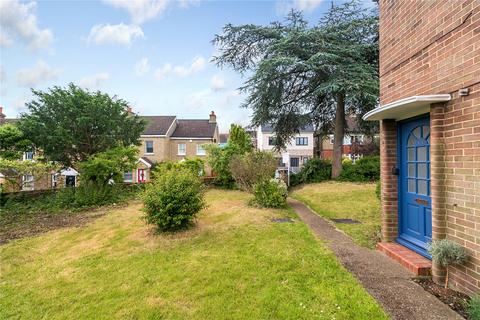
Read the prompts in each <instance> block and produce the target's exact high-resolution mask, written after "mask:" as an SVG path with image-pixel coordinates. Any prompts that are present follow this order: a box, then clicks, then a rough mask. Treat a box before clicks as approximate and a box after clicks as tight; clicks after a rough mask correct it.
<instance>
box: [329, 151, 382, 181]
mask: <svg viewBox="0 0 480 320" xmlns="http://www.w3.org/2000/svg"><path fill="white" fill-rule="evenodd" d="M338 180H340V181H352V182H371V181H378V180H380V157H379V156H368V157H363V158H361V159H359V160H357V161H356V162H355V164H345V165H344V166H343V170H342V173H341V174H340V176H339V177H338Z"/></svg>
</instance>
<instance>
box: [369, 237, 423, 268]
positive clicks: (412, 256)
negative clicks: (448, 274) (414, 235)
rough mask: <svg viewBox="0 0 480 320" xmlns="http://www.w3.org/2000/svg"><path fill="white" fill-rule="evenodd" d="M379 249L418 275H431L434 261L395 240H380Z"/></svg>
mask: <svg viewBox="0 0 480 320" xmlns="http://www.w3.org/2000/svg"><path fill="white" fill-rule="evenodd" d="M377 250H378V251H381V252H383V253H385V254H386V255H387V256H389V257H390V258H392V259H393V260H395V261H397V262H399V263H400V264H401V265H403V266H404V267H405V268H407V269H408V270H409V271H410V272H412V273H413V274H415V275H416V276H430V275H431V271H432V261H430V260H428V259H427V258H425V257H422V256H421V255H419V254H418V253H416V252H414V251H412V250H410V249H408V248H406V247H404V246H402V245H400V244H398V243H394V242H379V243H377Z"/></svg>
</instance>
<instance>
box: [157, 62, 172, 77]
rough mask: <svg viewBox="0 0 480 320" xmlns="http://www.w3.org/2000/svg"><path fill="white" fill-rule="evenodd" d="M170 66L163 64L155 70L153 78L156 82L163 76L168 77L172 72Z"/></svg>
mask: <svg viewBox="0 0 480 320" xmlns="http://www.w3.org/2000/svg"><path fill="white" fill-rule="evenodd" d="M172 69H173V68H172V65H171V64H170V63H165V64H164V65H163V67H161V68H158V69H157V70H155V73H154V75H153V76H154V77H155V78H156V79H157V80H160V79H163V78H164V77H165V76H167V75H169V74H170V73H171V72H172Z"/></svg>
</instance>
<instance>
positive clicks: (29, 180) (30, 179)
mask: <svg viewBox="0 0 480 320" xmlns="http://www.w3.org/2000/svg"><path fill="white" fill-rule="evenodd" d="M34 189H35V177H34V176H33V175H31V174H24V175H23V176H22V190H34Z"/></svg>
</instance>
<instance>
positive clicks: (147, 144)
mask: <svg viewBox="0 0 480 320" xmlns="http://www.w3.org/2000/svg"><path fill="white" fill-rule="evenodd" d="M145 153H153V141H145Z"/></svg>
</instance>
